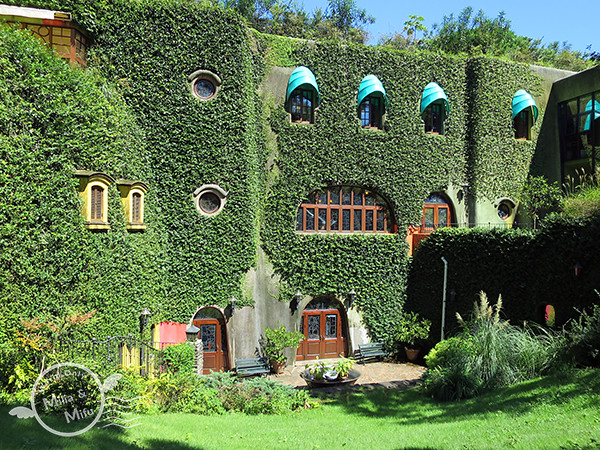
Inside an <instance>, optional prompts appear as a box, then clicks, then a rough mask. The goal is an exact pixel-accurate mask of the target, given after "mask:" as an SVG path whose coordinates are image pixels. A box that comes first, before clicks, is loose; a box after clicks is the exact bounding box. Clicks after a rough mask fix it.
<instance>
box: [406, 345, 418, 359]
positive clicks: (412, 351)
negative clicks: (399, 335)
mask: <svg viewBox="0 0 600 450" xmlns="http://www.w3.org/2000/svg"><path fill="white" fill-rule="evenodd" d="M404 351H405V352H406V357H407V358H408V360H409V361H411V362H414V361H416V360H417V357H418V356H419V352H420V351H421V349H419V348H408V347H404Z"/></svg>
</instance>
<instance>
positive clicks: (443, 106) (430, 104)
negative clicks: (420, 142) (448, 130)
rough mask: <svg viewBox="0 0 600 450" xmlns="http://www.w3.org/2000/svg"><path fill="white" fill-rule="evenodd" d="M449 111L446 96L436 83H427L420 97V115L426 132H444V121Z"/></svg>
mask: <svg viewBox="0 0 600 450" xmlns="http://www.w3.org/2000/svg"><path fill="white" fill-rule="evenodd" d="M449 112H450V105H449V104H448V97H447V96H446V93H445V92H444V90H443V89H442V88H441V87H440V86H439V85H438V84H437V83H429V84H428V85H427V86H425V89H423V95H422V97H421V117H422V118H423V122H424V123H425V132H426V133H428V134H444V121H445V120H446V117H447V115H448V113H449Z"/></svg>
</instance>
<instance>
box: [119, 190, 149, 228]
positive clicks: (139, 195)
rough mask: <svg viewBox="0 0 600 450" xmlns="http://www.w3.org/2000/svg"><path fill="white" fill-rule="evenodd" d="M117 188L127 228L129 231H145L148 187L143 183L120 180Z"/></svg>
mask: <svg viewBox="0 0 600 450" xmlns="http://www.w3.org/2000/svg"><path fill="white" fill-rule="evenodd" d="M117 187H118V188H119V193H120V194H121V203H122V205H123V209H124V210H125V218H126V219H127V222H126V224H125V226H126V227H127V229H128V230H129V231H144V230H145V229H146V224H145V223H144V203H145V197H146V192H147V191H148V186H146V184H145V183H142V182H141V181H131V180H123V179H120V180H117Z"/></svg>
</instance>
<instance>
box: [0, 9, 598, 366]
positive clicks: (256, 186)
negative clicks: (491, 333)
mask: <svg viewBox="0 0 600 450" xmlns="http://www.w3.org/2000/svg"><path fill="white" fill-rule="evenodd" d="M15 3H18V2H15ZM36 3H38V6H39V7H40V8H44V7H45V8H47V10H45V11H43V12H39V10H33V9H28V8H22V7H20V6H8V5H0V14H2V15H3V16H5V17H7V18H8V21H9V22H15V23H25V22H27V20H28V19H27V18H28V17H29V19H31V17H30V16H34V18H35V17H38V16H39V17H41V16H43V17H47V18H42V19H39V20H41V23H36V24H35V26H37V27H38V28H36V29H35V30H34V32H35V33H37V34H38V35H39V37H42V38H43V37H44V36H47V35H50V36H54V33H55V31H53V28H52V27H55V28H56V27H58V28H61V29H62V28H69V27H70V26H71V25H69V24H70V23H71V22H70V21H69V23H66V22H65V23H58V22H57V21H58V20H59V19H60V20H64V19H65V18H69V19H70V17H71V16H70V14H72V15H73V17H74V18H75V19H76V20H74V21H73V25H72V30H73V33H72V34H70V35H69V36H72V38H71V37H70V38H69V39H71V41H70V44H69V45H71V46H74V50H73V52H72V54H73V55H79V57H78V58H79V60H77V58H75V57H73V58H70V59H71V61H76V63H74V67H72V68H69V67H67V64H64V63H63V62H61V61H58V60H56V58H55V57H54V56H51V55H50V52H51V50H47V49H44V48H43V46H42V45H37V44H35V42H34V39H33V38H30V37H28V36H26V35H25V34H24V33H21V32H18V31H16V30H15V27H12V28H8V27H2V33H3V35H4V42H9V40H10V42H11V43H13V44H11V46H9V45H5V46H2V44H0V48H2V54H1V55H0V56H1V57H2V58H5V60H6V61H10V63H11V64H12V66H11V67H13V66H14V67H24V68H25V69H26V70H25V73H24V74H21V73H20V72H18V71H17V72H15V73H12V72H8V71H5V72H3V78H4V83H3V87H2V89H4V90H5V92H6V95H9V96H12V97H11V98H13V99H18V101H17V100H14V104H15V105H17V106H15V108H16V109H14V111H16V112H14V113H11V114H9V113H6V112H5V113H3V116H2V121H3V122H2V126H3V128H4V130H6V131H5V133H3V134H5V136H4V138H3V141H4V143H3V148H4V150H3V152H4V153H3V154H4V155H5V157H4V158H3V159H5V160H6V161H7V163H6V164H8V166H10V167H11V168H12V169H11V170H12V171H13V172H14V174H15V176H16V174H18V175H19V177H20V178H18V180H21V181H20V182H19V183H18V184H14V185H11V182H10V180H8V178H7V179H6V180H5V195H6V197H5V198H4V199H3V202H5V204H6V205H7V206H6V208H8V209H7V211H8V210H13V211H16V210H19V211H21V210H20V209H19V208H20V207H21V206H22V205H23V204H24V205H26V206H24V207H23V208H24V209H23V211H29V212H32V211H41V212H40V217H39V218H38V219H36V220H31V221H24V222H19V223H17V222H15V220H16V219H15V218H14V217H13V216H10V217H11V218H9V216H8V214H7V216H6V217H5V220H4V221H5V224H4V230H5V234H4V236H5V237H3V238H2V239H3V241H2V245H3V248H4V255H5V258H4V259H3V263H2V264H3V266H2V273H3V275H2V276H3V282H2V286H1V292H2V302H3V306H2V308H3V310H4V311H5V312H6V313H7V314H6V316H5V317H6V319H5V320H6V321H7V323H8V324H12V323H16V319H17V317H36V316H40V315H41V314H45V313H49V314H54V315H61V314H64V313H65V311H67V310H69V309H70V308H71V309H72V308H76V309H78V310H80V311H82V312H89V311H91V310H96V311H97V331H98V336H107V335H113V334H129V333H132V332H136V333H137V332H138V331H139V330H138V327H139V325H138V324H139V323H138V318H137V316H138V314H139V312H140V311H141V310H143V309H144V308H147V309H148V310H149V311H150V314H151V316H150V321H151V322H152V323H155V324H157V323H159V322H164V321H173V322H179V323H185V324H189V325H191V324H192V323H193V324H195V325H197V326H198V327H199V328H200V330H201V331H200V334H201V337H202V340H203V343H204V345H205V362H207V364H209V365H212V366H213V367H214V368H230V367H232V365H233V364H234V360H235V359H237V358H243V357H251V356H254V355H255V354H256V353H257V352H260V339H261V336H262V333H263V330H264V329H265V328H266V327H274V326H279V325H285V326H286V327H287V328H288V329H297V330H300V331H302V332H303V333H304V334H305V336H306V339H305V340H304V341H303V343H302V344H301V346H300V348H299V349H298V352H297V355H296V357H297V359H313V358H315V357H317V356H319V357H321V358H323V357H333V356H337V355H338V354H340V353H345V354H349V353H352V351H353V350H354V349H356V348H357V346H358V344H360V343H363V342H367V341H369V340H382V341H385V342H391V341H392V340H393V334H394V332H393V329H394V326H395V324H396V321H397V319H398V317H399V313H400V311H401V309H402V305H403V304H404V301H405V299H406V284H407V271H408V266H409V264H410V254H411V253H412V251H413V250H414V249H415V248H416V247H417V246H418V245H419V243H420V242H421V241H422V240H423V239H424V238H426V237H427V236H428V235H429V234H430V233H431V232H432V231H434V230H436V229H438V228H441V227H448V226H451V227H472V226H475V225H484V226H487V227H504V228H506V227H512V226H513V225H514V223H515V221H518V220H526V219H525V218H522V217H519V211H518V198H519V194H520V190H521V188H522V186H523V184H524V181H525V179H526V177H527V175H528V174H530V173H534V174H543V175H546V176H547V177H548V178H549V179H550V180H551V181H555V180H556V181H562V180H563V179H564V178H565V176H567V175H568V174H572V173H574V170H575V169H576V168H579V167H586V170H593V169H594V168H595V166H596V165H597V162H596V150H595V149H596V146H597V145H600V141H598V139H596V138H595V136H596V137H597V133H596V130H597V129H598V127H600V122H598V119H597V118H598V117H600V108H598V109H596V107H595V106H596V105H597V101H600V99H598V100H596V97H597V96H598V92H600V77H599V73H600V72H599V71H598V70H597V69H592V70H589V71H586V72H583V73H579V74H573V73H569V72H564V71H559V70H552V69H547V68H538V67H529V66H525V65H521V64H517V63H513V62H508V61H503V60H498V59H491V58H485V57H475V58H463V57H460V58H459V57H451V56H444V55H440V54H430V53H422V52H399V51H394V50H389V49H384V48H376V47H375V48H374V47H367V46H358V45H352V44H346V43H340V42H306V41H300V40H295V39H287V38H282V37H277V36H270V35H263V34H260V33H258V32H256V31H253V30H250V29H248V28H247V27H246V26H245V25H244V23H243V22H242V20H241V19H240V18H238V17H237V16H235V15H234V14H232V13H229V12H226V11H223V10H221V9H219V8H217V7H213V6H203V5H200V4H198V3H195V2H177V1H158V0H156V1H150V2H129V1H116V2H111V4H110V5H107V4H102V5H100V4H96V3H95V2H89V5H87V3H86V2H74V1H70V0H65V1H64V2H59V3H61V5H64V6H61V11H54V10H51V8H50V7H49V5H50V3H49V2H48V3H47V4H45V3H46V2H43V1H39V2H36ZM54 4H55V2H52V5H54ZM85 5H87V6H85ZM91 6H93V8H91ZM90 8H91V9H90ZM36 11H37V12H36ZM63 11H67V12H63ZM28 15H29V16H28ZM57 15H58V16H57ZM50 16H52V18H50ZM39 17H38V18H39ZM36 20H37V19H36ZM44 20H46V22H44ZM52 21H54V22H52ZM29 22H31V20H29ZM132 23H133V24H135V26H132ZM75 24H77V25H75ZM32 26H33V25H27V26H21V27H22V28H28V29H30V30H31V29H32ZM44 33H45V34H44ZM56 33H58V32H56ZM60 33H63V31H60ZM65 33H66V32H65ZM42 34H44V36H42ZM61 36H62V34H61ZM76 36H81V38H80V39H79V40H77V38H76ZM46 41H47V40H46ZM14 42H19V45H16V44H14ZM61 45H62V44H61ZM65 45H66V44H65ZM69 48H70V47H69ZM70 54H71V53H69V55H70ZM84 57H85V59H84ZM52 58H54V59H55V60H56V61H54V60H52ZM85 64H87V68H85V67H84V65H85ZM83 72H85V74H83ZM65 80H66V81H65ZM42 84H44V85H45V86H49V87H44V89H45V90H42V92H40V91H39V90H38V91H35V90H36V89H38V86H40V85H42ZM18 86H21V87H20V88H19V87H18ZM52 89H54V90H52ZM34 91H35V92H34ZM3 95H5V94H3ZM85 95H89V96H90V98H91V97H95V98H96V99H98V103H97V104H94V103H93V102H88V100H87V98H88V97H85V99H86V100H85V101H84V102H82V101H81V100H80V99H79V97H78V96H85ZM57 98H58V100H56V99H57ZM82 98H83V97H82ZM11 101H12V100H11ZM55 102H57V103H56V104H55ZM61 102H62V103H61ZM6 104H7V103H5V105H6ZM71 104H72V105H79V106H77V108H75V107H74V109H73V110H70V111H69V110H64V109H62V106H61V105H71ZM598 104H600V103H598ZM81 105H83V106H81ZM32 106H35V107H36V108H38V109H43V108H47V109H48V111H49V113H48V116H43V117H42V118H41V119H40V120H37V118H34V119H35V120H34V119H31V117H30V115H28V113H27V112H26V111H31V107H32ZM19 108H22V109H19ZM28 108H29V109H28ZM78 108H81V111H80V109H78ZM98 108H100V109H101V110H100V109H98ZM19 111H22V114H21V115H19V116H18V117H17V112H19ZM34 115H35V114H34ZM63 115H64V117H63ZM65 117H68V118H69V119H68V120H67V119H65ZM71 117H72V120H71ZM30 119H31V120H30ZM42 119H43V120H42ZM58 124H60V127H59V126H58ZM99 124H100V125H99ZM11 127H12V128H11ZM36 127H37V128H36ZM31 130H34V131H31ZM35 130H42V131H40V132H38V131H35ZM89 130H92V131H93V132H90V131H89ZM102 136H103V137H102ZM33 147H35V148H36V149H41V150H40V152H38V153H36V152H34V153H32V154H31V155H32V156H31V157H30V158H29V159H28V157H27V156H26V154H25V153H26V152H27V149H28V148H33ZM17 155H19V156H18V157H17ZM58 160H59V161H60V164H58V163H56V161H58ZM26 161H28V162H27V163H26ZM53 161H54V162H53ZM588 166H589V167H588ZM11 173H12V172H11ZM33 173H35V174H36V175H35V176H36V178H37V179H38V184H39V186H41V187H43V188H44V189H47V190H49V191H53V192H55V193H56V195H57V196H58V198H57V197H52V198H48V199H47V201H48V202H49V204H51V205H53V206H52V207H51V208H50V207H48V208H42V209H40V208H39V204H38V203H36V200H34V199H33V198H32V197H31V192H30V191H28V190H27V189H26V188H27V186H28V185H27V181H26V180H30V179H31V176H32V174H33ZM15 183H16V182H15ZM11 186H12V187H11ZM58 186H60V189H58V190H57V187H58ZM65 186H67V187H65ZM9 189H15V190H14V191H10V192H9ZM21 191H22V192H21ZM17 205H21V206H19V207H17ZM42 216H43V217H42ZM8 225H11V226H13V228H14V227H17V228H15V229H14V230H13V231H11V232H10V233H13V234H14V233H16V234H18V233H21V232H23V233H24V234H23V239H24V240H23V241H22V242H23V243H22V244H21V241H15V240H14V235H13V236H11V235H10V233H9V231H7V230H8ZM18 227H21V228H20V229H19V228H18ZM25 229H27V230H31V232H27V233H25V232H24V231H23V230H25ZM9 242H12V244H10V245H13V247H15V248H9V246H10V245H9ZM14 242H18V243H17V244H16V245H15V244H14ZM9 257H10V258H12V259H11V260H10V261H12V262H9ZM15 258H16V259H15ZM24 265H27V267H33V268H34V269H32V270H23V267H24ZM48 265H49V266H48ZM48 267H50V269H48ZM436 282H437V281H436ZM155 335H157V336H160V333H156V334H155ZM290 356H291V355H290ZM206 368H209V367H208V366H207V367H206Z"/></svg>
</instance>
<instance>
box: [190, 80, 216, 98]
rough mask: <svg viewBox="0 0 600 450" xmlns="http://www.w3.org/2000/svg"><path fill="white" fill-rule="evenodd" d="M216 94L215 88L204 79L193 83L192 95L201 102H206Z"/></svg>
mask: <svg viewBox="0 0 600 450" xmlns="http://www.w3.org/2000/svg"><path fill="white" fill-rule="evenodd" d="M215 92H217V88H216V86H215V85H214V84H213V83H212V82H211V81H210V80H207V79H206V78H201V79H199V80H197V81H196V82H195V83H194V93H195V94H196V96H197V97H199V98H201V99H202V100H208V99H209V98H211V97H212V96H213V95H215Z"/></svg>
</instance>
